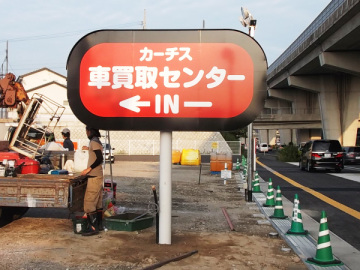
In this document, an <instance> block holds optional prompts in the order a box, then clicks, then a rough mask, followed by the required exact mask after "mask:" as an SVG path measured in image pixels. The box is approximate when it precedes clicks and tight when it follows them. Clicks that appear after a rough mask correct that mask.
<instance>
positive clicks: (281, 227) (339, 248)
mask: <svg viewBox="0 0 360 270" xmlns="http://www.w3.org/2000/svg"><path fill="white" fill-rule="evenodd" d="M235 179H236V181H237V182H240V183H243V179H242V177H241V173H235ZM267 188H268V183H267V182H265V181H264V180H263V179H261V178H260V189H261V191H262V193H253V200H254V202H255V203H256V204H257V206H258V207H259V209H260V211H261V212H262V213H263V214H264V215H265V217H266V219H267V220H269V222H270V223H271V224H272V226H273V227H274V228H275V229H276V230H277V232H278V233H279V235H280V236H281V237H282V238H283V239H284V240H285V241H286V242H287V244H288V245H289V246H290V247H291V248H292V249H293V251H294V252H295V253H296V254H297V255H298V256H299V257H300V258H301V260H302V261H303V262H304V264H305V265H306V266H307V267H308V269H324V268H326V269H331V270H332V269H334V270H335V269H354V270H355V269H359V263H360V259H359V258H360V251H359V250H357V249H355V248H354V247H353V246H351V245H349V244H348V243H347V242H345V241H344V240H343V239H341V238H340V237H338V236H337V235H336V234H334V233H332V232H331V231H330V242H331V247H332V251H333V256H334V257H335V258H336V259H338V260H340V261H342V262H343V263H344V265H342V266H327V267H321V266H317V265H314V264H310V263H307V262H306V260H307V259H308V258H313V257H314V256H315V255H316V250H317V239H318V235H319V227H320V225H319V222H317V221H315V220H314V219H312V218H311V217H310V216H308V215H306V214H305V213H304V212H303V211H302V212H301V215H302V220H303V226H304V229H305V230H308V231H309V234H308V235H307V236H297V235H288V234H286V232H287V231H288V230H289V229H290V228H291V222H292V220H291V218H292V212H293V203H292V202H290V201H289V200H287V199H286V198H285V197H284V196H282V204H283V209H284V214H285V215H287V216H288V217H289V218H288V219H271V218H269V217H270V216H271V215H273V214H274V207H263V204H264V203H265V202H266V195H265V194H266V193H267ZM274 193H276V192H274ZM300 205H301V198H300ZM328 222H331V220H329V221H328Z"/></svg>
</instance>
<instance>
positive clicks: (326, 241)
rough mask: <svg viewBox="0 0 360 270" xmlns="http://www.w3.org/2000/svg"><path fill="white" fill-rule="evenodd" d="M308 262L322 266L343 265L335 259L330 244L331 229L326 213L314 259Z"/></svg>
mask: <svg viewBox="0 0 360 270" xmlns="http://www.w3.org/2000/svg"><path fill="white" fill-rule="evenodd" d="M306 262H308V263H311V264H316V265H320V266H335V265H343V263H342V262H341V261H339V260H336V259H334V256H333V254H332V248H331V243H330V234H329V228H328V225H327V217H326V213H325V211H322V212H321V220H320V229H319V237H318V242H317V248H316V255H315V257H314V258H308V259H307V260H306Z"/></svg>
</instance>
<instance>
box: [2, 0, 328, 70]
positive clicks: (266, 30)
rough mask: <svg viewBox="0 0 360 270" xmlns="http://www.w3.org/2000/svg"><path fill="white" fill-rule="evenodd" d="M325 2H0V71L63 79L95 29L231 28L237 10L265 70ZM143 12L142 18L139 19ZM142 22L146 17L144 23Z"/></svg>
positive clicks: (237, 23)
mask: <svg viewBox="0 0 360 270" xmlns="http://www.w3.org/2000/svg"><path fill="white" fill-rule="evenodd" d="M330 2H331V1H330V0H291V1H290V0H270V1H269V0H243V1H242V0H206V1H205V0H202V1H200V0H177V1H169V0H152V1H149V0H136V1H123V0H104V1H98V0H76V1H75V0H73V1H69V0H43V1H40V0H32V1H23V0H11V1H9V0H0V7H1V8H0V18H1V27H0V63H1V64H2V66H3V69H1V66H0V73H2V72H3V73H4V72H6V62H5V61H4V60H5V58H6V48H7V44H8V72H12V73H14V74H15V75H16V76H20V75H24V74H26V73H29V72H33V71H35V70H38V69H41V68H44V67H46V68H49V69H51V70H53V71H55V72H57V73H60V74H62V75H64V76H67V70H66V62H67V58H68V56H69V53H70V51H71V49H72V48H73V47H74V45H75V44H76V42H77V41H78V40H80V39H81V38H82V37H83V36H85V35H86V34H88V33H90V32H92V31H95V30H101V29H143V22H144V21H145V22H146V28H147V29H174V30H176V29H201V28H203V26H205V28H206V29H224V28H226V29H236V30H240V31H243V32H246V33H247V32H248V29H247V28H245V27H243V26H242V25H241V23H240V21H239V18H240V17H241V7H245V8H247V9H248V10H249V11H250V13H251V14H252V16H253V17H254V19H256V20H257V25H256V30H255V39H256V40H257V42H258V43H259V44H260V46H261V47H262V48H263V50H264V52H265V55H266V57H267V61H268V65H269V66H270V65H271V63H272V62H274V61H275V60H276V59H277V58H278V57H279V56H280V55H281V53H283V52H284V51H285V50H286V48H287V47H289V46H290V45H291V43H292V42H293V41H294V40H295V39H296V38H297V37H298V36H299V35H300V34H301V33H302V32H303V31H304V30H305V29H306V28H307V27H308V26H309V25H310V24H311V22H312V21H313V20H314V19H315V18H316V17H317V16H318V15H319V14H320V12H321V11H322V10H323V9H324V8H325V7H326V6H327V5H328V4H329V3H330ZM144 14H146V16H144ZM144 18H146V19H144Z"/></svg>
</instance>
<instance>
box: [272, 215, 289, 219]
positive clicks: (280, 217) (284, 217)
mask: <svg viewBox="0 0 360 270" xmlns="http://www.w3.org/2000/svg"><path fill="white" fill-rule="evenodd" d="M269 218H275V219H276V218H277V219H286V218H288V216H279V217H278V216H275V215H272V216H270V217H269Z"/></svg>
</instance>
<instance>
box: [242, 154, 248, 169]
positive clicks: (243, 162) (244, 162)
mask: <svg viewBox="0 0 360 270" xmlns="http://www.w3.org/2000/svg"><path fill="white" fill-rule="evenodd" d="M241 162H242V165H243V167H246V163H247V161H246V158H245V157H244V156H242V160H241Z"/></svg>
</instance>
